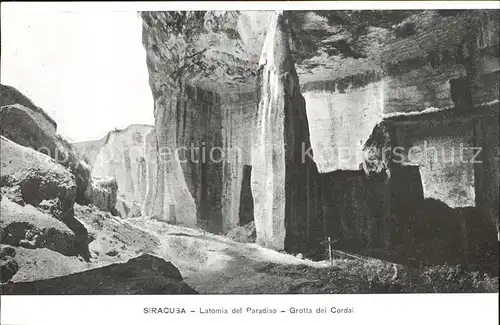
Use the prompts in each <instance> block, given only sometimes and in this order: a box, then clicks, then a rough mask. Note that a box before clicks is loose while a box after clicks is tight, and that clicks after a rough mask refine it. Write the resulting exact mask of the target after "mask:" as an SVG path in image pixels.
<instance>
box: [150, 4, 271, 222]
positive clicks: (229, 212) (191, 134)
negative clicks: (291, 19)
mask: <svg viewBox="0 0 500 325" xmlns="http://www.w3.org/2000/svg"><path fill="white" fill-rule="evenodd" d="M268 16H269V13H266V12H253V13H250V12H230V11H227V12H213V11H208V12H143V13H142V18H143V44H144V47H145V49H146V53H147V63H148V69H149V74H150V86H151V89H152V92H153V96H154V98H155V103H156V104H155V134H156V138H157V141H156V145H157V148H158V149H163V150H164V153H165V154H167V152H166V151H167V150H168V154H169V155H170V157H171V159H170V161H163V162H161V161H159V160H158V166H157V168H158V171H157V173H156V177H157V180H158V184H157V185H156V186H155V188H151V190H150V191H148V199H147V203H146V206H147V207H146V209H145V211H143V214H144V215H151V216H153V217H155V218H158V219H163V220H166V221H169V222H176V223H181V224H184V225H188V226H200V227H203V228H205V229H207V230H210V231H213V232H226V231H228V230H229V229H231V228H233V227H235V226H236V225H237V224H238V223H239V220H238V211H239V193H240V188H241V181H242V174H243V165H244V164H247V165H248V164H250V162H249V155H248V153H249V152H248V148H249V144H248V143H247V145H242V144H243V141H245V140H243V139H244V138H245V137H248V136H249V133H248V132H244V131H243V130H246V129H248V130H249V129H250V127H249V126H248V125H246V124H247V122H250V121H251V118H248V119H245V120H243V119H242V117H243V115H245V116H247V117H251V114H252V111H253V109H250V110H248V109H247V107H249V106H250V107H251V106H252V105H254V100H253V96H252V94H251V93H252V92H253V90H254V89H255V85H254V84H253V83H252V82H251V80H252V79H253V78H254V76H255V71H254V70H255V69H254V66H256V64H257V62H258V56H259V54H260V50H261V46H262V41H263V39H264V36H265V30H266V24H267V17H268ZM179 26H183V27H182V28H179ZM168 44H172V45H173V46H172V47H171V46H170V45H168ZM207 68H208V69H207ZM249 94H250V96H248V95H249ZM243 111H245V112H243ZM242 126H243V127H244V129H243V128H240V127H242ZM236 129H239V130H241V131H242V134H244V135H242V136H240V135H238V133H239V132H235V131H234V130H236ZM247 142H248V141H247ZM233 148H234V149H235V151H238V150H241V151H242V154H241V155H239V154H235V155H232V154H231V149H233ZM185 149H188V150H185ZM212 149H213V151H212ZM211 152H212V153H213V155H214V158H215V159H210V153H211ZM191 153H193V157H192V158H191ZM201 155H204V157H201ZM158 156H160V155H159V154H158ZM163 156H164V157H165V156H166V155H163ZM221 156H224V157H221ZM185 158H188V159H185ZM219 158H222V159H219ZM197 160H200V162H197ZM202 160H204V161H205V162H201V161H202Z"/></svg>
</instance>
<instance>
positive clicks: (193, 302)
mask: <svg viewBox="0 0 500 325" xmlns="http://www.w3.org/2000/svg"><path fill="white" fill-rule="evenodd" d="M332 306H336V307H338V308H344V307H350V308H353V309H354V312H353V313H351V314H332V313H331V312H327V313H325V314H318V313H315V311H316V309H317V308H318V307H322V308H326V309H327V310H329V309H331V307H332ZM144 307H169V308H179V309H181V308H184V309H185V311H186V313H185V314H145V313H144V311H143V310H144ZM239 307H243V309H244V310H245V309H246V308H247V307H251V308H261V309H264V308H266V307H267V308H268V309H273V308H274V309H277V313H276V314H251V313H246V312H245V313H242V314H232V313H231V310H232V309H233V308H239ZM291 307H294V308H297V309H302V308H310V309H311V310H312V311H313V313H312V314H292V313H290V308H291ZM200 308H202V309H204V308H225V309H227V310H228V314H200V312H199V310H200ZM191 310H194V311H195V312H194V313H192V312H191ZM281 310H285V312H281ZM1 318H2V319H1V323H2V324H36V325H44V324H48V325H49V324H50V325H53V324H84V325H88V324H93V325H94V324H185V323H191V322H193V323H194V324H204V325H207V324H218V325H220V324H225V323H230V324H237V325H244V324H251V325H255V324H289V323H300V324H304V323H305V322H307V323H310V324H368V325H370V324H379V323H380V324H384V325H392V324H394V325H413V324H415V325H425V324H450V325H451V324H453V325H461V324H464V325H466V324H467V325H469V324H480V325H497V324H498V295H497V294H400V295H397V294H394V295H378V294H377V295H375V294H374V295H367V294H361V295H265V296H263V295H247V296H244V295H210V296H208V295H204V296H200V295H197V296H71V297H68V296H3V297H2V317H1Z"/></svg>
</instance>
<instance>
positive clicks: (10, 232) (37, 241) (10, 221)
mask: <svg viewBox="0 0 500 325" xmlns="http://www.w3.org/2000/svg"><path fill="white" fill-rule="evenodd" d="M1 212H2V219H1V220H0V238H1V243H2V244H7V245H11V246H20V247H24V248H42V247H46V248H48V249H51V250H53V251H56V252H59V253H61V254H64V255H77V254H78V252H77V245H76V238H75V234H74V233H73V231H71V230H70V229H69V228H68V226H66V225H65V224H64V223H63V222H62V221H59V220H57V219H55V218H53V217H52V216H50V215H47V214H44V213H42V212H40V211H39V210H37V209H36V208H35V207H33V206H31V205H26V206H20V205H18V204H16V203H13V202H11V201H10V200H9V199H7V198H5V197H4V198H2V202H1Z"/></svg>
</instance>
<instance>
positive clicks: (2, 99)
mask: <svg viewBox="0 0 500 325" xmlns="http://www.w3.org/2000/svg"><path fill="white" fill-rule="evenodd" d="M17 104H18V105H20V106H21V107H25V108H27V109H28V110H29V111H30V115H31V116H32V117H33V119H34V120H35V121H36V124H37V125H38V126H39V127H40V128H41V129H42V130H43V131H44V132H45V133H46V134H48V135H50V136H55V135H56V132H57V124H56V122H55V121H54V120H53V119H52V118H51V117H50V116H49V115H48V114H47V113H45V111H44V110H42V109H41V108H40V107H38V106H36V105H35V104H33V102H32V101H31V100H30V99H29V98H28V97H26V96H24V95H23V94H22V93H21V92H20V91H19V90H17V89H15V88H14V87H11V86H6V85H0V107H2V106H8V105H17Z"/></svg>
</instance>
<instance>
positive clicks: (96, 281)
mask: <svg viewBox="0 0 500 325" xmlns="http://www.w3.org/2000/svg"><path fill="white" fill-rule="evenodd" d="M1 292H2V294H4V295H35V294H50V295H62V294H64V295H81V294H91V295H107V294H110V295H111V294H112V295H120V294H122V295H123V294H142V295H151V294H196V293H197V292H196V291H195V290H194V289H192V288H190V287H189V286H188V285H186V284H185V283H184V282H183V279H182V276H181V274H180V272H179V270H178V269H177V268H176V267H175V266H174V265H173V264H172V263H170V262H167V261H165V260H163V259H161V258H158V257H155V256H152V255H147V254H146V255H141V256H139V257H136V258H132V259H130V260H129V261H128V262H126V263H119V264H111V265H108V266H105V267H101V268H96V269H92V270H88V271H84V272H80V273H74V274H70V275H67V276H62V277H56V278H52V279H47V280H40V281H33V282H16V283H8V284H5V285H3V286H2V287H1Z"/></svg>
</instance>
